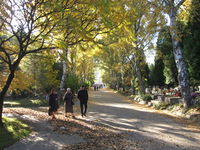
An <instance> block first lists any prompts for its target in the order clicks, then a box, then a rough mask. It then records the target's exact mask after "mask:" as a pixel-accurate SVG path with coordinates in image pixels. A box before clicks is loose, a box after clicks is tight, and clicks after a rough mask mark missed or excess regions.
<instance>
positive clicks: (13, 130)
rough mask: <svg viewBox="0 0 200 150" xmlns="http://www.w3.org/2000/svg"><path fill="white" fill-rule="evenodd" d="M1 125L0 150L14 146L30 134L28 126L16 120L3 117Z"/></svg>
mask: <svg viewBox="0 0 200 150" xmlns="http://www.w3.org/2000/svg"><path fill="white" fill-rule="evenodd" d="M3 123H4V127H3V128H2V127H0V131H1V132H0V149H3V148H5V147H6V146H9V145H11V144H14V143H15V142H17V141H18V140H20V139H22V138H24V137H26V136H28V135H29V134H30V133H31V130H30V128H29V126H28V125H26V124H24V123H22V122H21V121H19V120H17V119H14V118H7V117H3Z"/></svg>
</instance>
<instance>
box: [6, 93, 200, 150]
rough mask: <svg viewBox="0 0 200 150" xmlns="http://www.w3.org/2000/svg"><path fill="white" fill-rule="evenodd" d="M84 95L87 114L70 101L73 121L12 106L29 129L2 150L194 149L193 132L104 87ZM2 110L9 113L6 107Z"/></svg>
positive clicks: (199, 148) (197, 145)
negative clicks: (55, 119) (52, 119)
mask: <svg viewBox="0 0 200 150" xmlns="http://www.w3.org/2000/svg"><path fill="white" fill-rule="evenodd" d="M89 97H90V100H89V112H88V114H87V117H86V118H82V117H81V116H80V114H79V103H78V102H76V104H75V107H76V108H75V111H76V116H77V119H75V120H73V119H71V120H70V119H68V120H66V118H63V115H62V113H60V114H58V115H57V116H58V119H57V121H54V122H53V123H52V122H51V121H49V119H44V118H48V116H47V113H46V112H47V108H44V110H40V112H39V110H32V109H23V108H22V109H21V110H20V109H14V111H16V112H18V114H20V115H19V116H18V117H20V118H23V119H24V120H26V123H28V124H29V125H30V126H31V127H32V129H33V131H34V132H33V133H32V134H31V135H30V136H29V137H27V138H25V139H23V140H21V141H19V142H17V143H16V144H14V145H12V146H10V147H8V148H6V149H5V150H15V149H17V150H35V149H36V150H59V149H67V150H76V149H80V150H82V149H83V150H94V149H95V150H104V149H105V150H112V149H113V150H122V149H123V150H200V131H198V130H192V129H189V128H187V127H185V126H184V125H182V124H180V123H178V122H177V121H175V120H174V119H171V118H169V117H166V116H164V115H160V114H158V113H156V112H155V111H154V110H152V109H149V108H145V107H144V106H141V105H138V104H132V103H131V102H130V101H128V100H125V98H124V97H123V96H120V95H119V94H115V93H114V92H112V91H110V90H107V91H106V90H102V91H95V92H94V91H92V92H90V96H89ZM5 111H7V112H8V114H10V113H9V111H10V109H8V110H6V109H5ZM12 111H13V110H12ZM25 111H26V112H25ZM14 114H15V113H14Z"/></svg>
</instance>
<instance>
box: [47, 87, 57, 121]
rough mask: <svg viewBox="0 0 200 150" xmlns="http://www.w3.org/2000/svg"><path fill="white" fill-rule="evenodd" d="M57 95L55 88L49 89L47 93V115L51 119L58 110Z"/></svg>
mask: <svg viewBox="0 0 200 150" xmlns="http://www.w3.org/2000/svg"><path fill="white" fill-rule="evenodd" d="M57 99H58V95H57V92H56V90H55V89H52V90H51V93H50V95H49V112H48V113H49V116H52V119H55V118H56V117H55V113H56V112H57V110H58V107H59V106H58V100H57Z"/></svg>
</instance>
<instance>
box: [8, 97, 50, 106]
mask: <svg viewBox="0 0 200 150" xmlns="http://www.w3.org/2000/svg"><path fill="white" fill-rule="evenodd" d="M4 106H5V107H41V106H48V101H47V100H45V99H33V98H30V99H16V100H12V99H11V100H5V102H4Z"/></svg>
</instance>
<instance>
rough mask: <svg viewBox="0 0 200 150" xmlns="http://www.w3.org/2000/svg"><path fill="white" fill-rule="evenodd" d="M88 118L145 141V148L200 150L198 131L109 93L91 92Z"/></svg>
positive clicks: (130, 137)
mask: <svg viewBox="0 0 200 150" xmlns="http://www.w3.org/2000/svg"><path fill="white" fill-rule="evenodd" d="M88 118H89V119H91V120H94V121H95V120H96V121H98V122H101V123H102V124H105V125H107V126H109V127H112V128H113V129H115V130H116V132H122V133H124V132H126V133H127V134H128V135H129V140H133V141H138V142H142V143H144V141H145V143H146V144H144V146H147V148H146V149H195V150H197V149H200V131H198V130H192V129H189V128H187V127H185V126H184V125H181V124H180V123H178V122H177V121H175V120H174V119H171V118H169V117H166V116H164V115H160V114H158V113H156V111H154V110H153V109H150V108H146V107H144V106H141V105H138V104H133V103H130V101H128V100H126V99H125V98H124V97H123V96H121V95H119V94H116V93H114V92H113V91H111V90H101V91H93V92H91V93H90V105H89V117H88ZM142 143H141V144H142ZM158 144H159V145H158ZM151 146H152V147H151Z"/></svg>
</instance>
